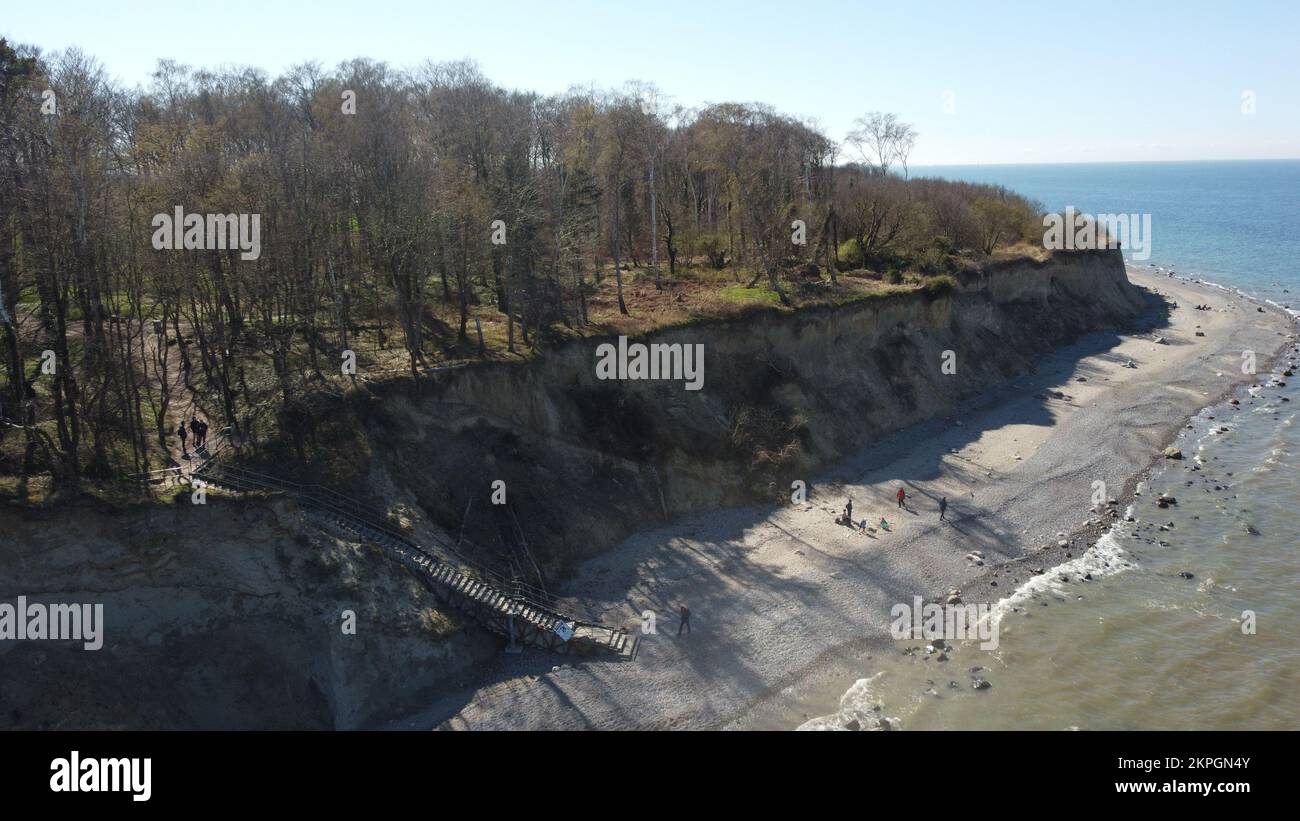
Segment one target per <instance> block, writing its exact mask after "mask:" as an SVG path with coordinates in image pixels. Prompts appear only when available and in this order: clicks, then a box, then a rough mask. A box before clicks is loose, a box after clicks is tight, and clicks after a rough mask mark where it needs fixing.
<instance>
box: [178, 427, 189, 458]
mask: <svg viewBox="0 0 1300 821" xmlns="http://www.w3.org/2000/svg"><path fill="white" fill-rule="evenodd" d="M176 435H177V436H179V437H180V438H181V458H182V459H188V458H190V452H189V451H188V450H186V449H185V437H186V436H187V435H188V434H186V432H185V420H183V419H182V420H181V423H180V425H178V426H177V428H176Z"/></svg>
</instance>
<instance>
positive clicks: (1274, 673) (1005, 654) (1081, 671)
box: [801, 161, 1300, 730]
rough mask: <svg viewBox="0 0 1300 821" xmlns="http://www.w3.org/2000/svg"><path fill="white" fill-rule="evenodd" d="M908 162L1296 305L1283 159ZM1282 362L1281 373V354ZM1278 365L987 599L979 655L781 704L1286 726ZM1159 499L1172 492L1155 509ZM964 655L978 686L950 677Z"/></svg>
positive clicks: (1289, 663) (1294, 461)
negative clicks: (987, 632)
mask: <svg viewBox="0 0 1300 821" xmlns="http://www.w3.org/2000/svg"><path fill="white" fill-rule="evenodd" d="M914 175H924V176H936V177H937V176H942V177H946V178H949V179H960V180H967V181H972V182H988V183H997V184H1000V185H1004V186H1007V187H1008V188H1011V189H1013V190H1015V191H1018V192H1019V193H1021V194H1024V195H1026V196H1028V197H1031V198H1033V199H1035V200H1038V201H1039V202H1040V203H1041V204H1042V205H1043V206H1044V207H1045V208H1046V209H1049V210H1052V211H1059V210H1061V209H1064V208H1065V207H1067V206H1074V207H1075V208H1076V209H1077V210H1079V211H1081V212H1085V213H1093V214H1097V213H1130V214H1131V213H1138V214H1143V213H1149V214H1151V218H1152V228H1151V231H1152V237H1151V238H1152V244H1151V258H1150V259H1149V260H1142V261H1136V260H1133V261H1131V264H1132V265H1135V266H1138V267H1144V266H1146V265H1153V266H1156V267H1158V268H1159V269H1161V270H1163V271H1173V272H1176V273H1177V274H1178V275H1179V276H1185V277H1190V278H1199V279H1203V280H1208V281H1211V282H1215V283H1218V284H1220V285H1224V286H1228V287H1232V288H1236V289H1239V290H1241V291H1242V292H1244V293H1247V294H1250V295H1252V296H1255V297H1257V298H1261V299H1269V300H1272V301H1274V302H1277V303H1279V304H1281V305H1288V306H1290V307H1291V308H1293V309H1295V308H1300V161H1269V162H1196V163H1191V162H1170V163H1114V164H1106V165H1021V166H967V167H955V166H950V167H944V168H938V167H935V168H927V169H917V170H915V174H914ZM1287 363H1288V365H1283V366H1282V367H1287V366H1290V367H1292V368H1300V355H1298V354H1297V352H1296V348H1294V347H1292V348H1291V349H1290V355H1289V356H1288V357H1287ZM1283 376H1285V374H1280V375H1279V374H1277V373H1273V374H1267V373H1261V374H1260V376H1259V377H1258V380H1259V381H1258V382H1257V383H1256V385H1255V386H1253V387H1251V388H1250V389H1249V391H1243V392H1241V393H1239V394H1238V395H1239V396H1240V399H1239V403H1240V404H1239V405H1236V406H1233V405H1223V404H1220V405H1216V406H1214V407H1209V408H1206V409H1205V410H1203V411H1202V412H1201V413H1200V414H1199V415H1198V416H1197V417H1196V418H1195V419H1193V420H1192V422H1191V424H1190V425H1189V426H1188V428H1187V429H1186V430H1184V431H1183V433H1182V435H1181V436H1180V437H1179V439H1178V442H1177V444H1178V445H1179V446H1180V447H1181V448H1182V450H1183V451H1184V453H1186V454H1187V455H1188V459H1186V460H1184V461H1176V462H1175V461H1170V462H1168V463H1166V464H1161V465H1159V466H1157V468H1156V469H1155V470H1154V472H1153V473H1152V474H1151V475H1150V476H1149V477H1148V478H1147V479H1146V481H1145V483H1144V484H1145V488H1146V491H1145V493H1144V494H1143V495H1142V496H1140V497H1139V498H1138V499H1137V500H1136V501H1135V502H1134V504H1133V506H1132V508H1131V512H1132V514H1133V516H1134V517H1135V519H1136V521H1135V522H1134V523H1131V524H1130V523H1122V524H1120V525H1118V526H1117V527H1116V528H1115V529H1114V530H1113V531H1112V532H1111V533H1110V534H1109V535H1108V536H1107V537H1106V538H1104V539H1102V540H1101V541H1099V542H1098V543H1097V545H1096V546H1095V547H1093V548H1091V549H1089V550H1088V551H1087V552H1085V553H1084V554H1083V555H1081V556H1080V557H1078V558H1076V559H1074V560H1072V561H1071V562H1069V563H1067V564H1066V565H1062V566H1061V567H1059V568H1055V569H1053V570H1049V571H1048V572H1047V573H1044V574H1042V575H1041V576H1038V577H1036V578H1035V579H1034V580H1033V581H1032V582H1031V583H1027V584H1025V585H1024V586H1022V587H1020V588H1018V589H1017V590H1016V591H1015V592H1014V593H1013V594H1012V595H1011V596H1009V597H1008V598H1007V599H1005V600H1004V601H1003V604H1005V605H1007V606H1011V607H1013V608H1014V609H1013V610H1012V613H1011V615H1009V616H1007V617H1006V618H1005V619H1004V620H1003V622H1002V643H1001V645H1000V647H999V648H998V649H997V650H995V651H991V652H986V651H983V650H981V649H979V648H977V647H975V646H974V642H964V643H959V644H957V645H955V646H953V649H951V650H950V651H949V652H951V653H953V654H954V658H953V661H952V662H951V663H949V664H948V665H947V666H942V665H939V664H938V663H937V662H931V657H929V656H926V655H924V654H918V655H914V656H900V657H894V656H892V655H891V656H890V659H891V660H890V661H888V662H886V661H885V660H883V659H881V658H875V659H874V660H872V657H871V656H867V657H866V659H859V660H856V661H855V662H853V663H852V664H851V666H850V670H851V671H852V673H851V675H854V676H855V677H856V681H855V682H854V683H853V684H852V686H851V687H849V689H848V690H847V692H845V691H844V690H842V689H840V690H839V692H840V693H843V695H842V696H841V697H840V698H839V700H838V705H836V704H835V703H833V702H830V701H829V700H828V699H827V698H825V697H824V696H823V695H820V694H819V695H818V696H816V697H810V698H809V699H808V700H807V702H806V703H804V704H802V705H801V708H802V709H803V710H804V712H805V714H811V715H818V716H821V717H820V718H816V719H813V720H810V721H807V722H806V723H804V724H803V725H802V726H803V727H805V728H807V729H838V728H840V727H843V726H846V723H847V719H849V718H854V719H861V722H860V723H861V724H862V726H868V725H869V724H870V721H869V718H870V717H871V716H873V715H874V714H875V713H874V712H873V711H876V710H883V711H884V712H883V714H884V715H887V716H891V717H896V720H897V721H899V722H900V726H902V727H903V728H904V729H1066V728H1077V729H1289V730H1295V729H1300V690H1297V688H1296V684H1297V683H1298V682H1300V647H1298V646H1297V643H1296V642H1295V633H1294V626H1295V625H1296V624H1297V623H1298V622H1300V596H1297V595H1296V594H1297V592H1298V591H1300V554H1297V552H1296V538H1295V533H1296V511H1297V509H1300V425H1298V424H1297V421H1300V412H1298V411H1300V381H1297V380H1295V379H1291V381H1290V382H1289V383H1288V382H1287V380H1286V379H1284V378H1282V377H1283ZM1161 493H1168V494H1170V495H1176V497H1177V499H1178V503H1177V504H1176V505H1174V506H1172V507H1169V508H1165V509H1162V508H1160V507H1159V506H1158V504H1157V503H1156V497H1157V496H1158V494H1161ZM1120 568H1122V570H1121V569H1120ZM1085 571H1091V575H1090V576H1088V581H1087V582H1086V583H1084V582H1082V581H1081V576H1082V575H1083V573H1084V572H1085ZM1062 577H1068V578H1069V579H1070V581H1069V583H1066V582H1065V581H1063V580H1062ZM950 668H951V669H950ZM967 668H968V669H970V670H980V671H981V675H983V676H985V677H986V678H987V679H988V680H989V681H991V682H993V687H992V689H991V690H987V691H981V692H975V691H973V690H971V689H970V688H969V687H968V686H965V684H966V680H965V676H964V675H963V673H964V671H965V669H967ZM949 678H952V679H961V681H953V682H951V686H945V684H948V683H949V682H948V679H949ZM847 683H848V682H847V681H845V682H843V684H847ZM836 707H838V712H832V711H834V710H835V709H836Z"/></svg>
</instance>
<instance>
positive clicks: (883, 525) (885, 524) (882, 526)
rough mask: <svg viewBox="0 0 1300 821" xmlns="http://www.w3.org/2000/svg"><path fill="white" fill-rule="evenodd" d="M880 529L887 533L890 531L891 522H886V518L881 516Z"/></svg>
mask: <svg viewBox="0 0 1300 821" xmlns="http://www.w3.org/2000/svg"><path fill="white" fill-rule="evenodd" d="M880 529H881V530H884V531H886V532H888V531H889V522H886V521H885V517H884V516H881V517H880Z"/></svg>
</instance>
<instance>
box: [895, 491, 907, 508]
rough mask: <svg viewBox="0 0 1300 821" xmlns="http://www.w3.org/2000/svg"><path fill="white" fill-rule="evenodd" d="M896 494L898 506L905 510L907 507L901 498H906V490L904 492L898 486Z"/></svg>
mask: <svg viewBox="0 0 1300 821" xmlns="http://www.w3.org/2000/svg"><path fill="white" fill-rule="evenodd" d="M897 495H898V506H899V507H901V508H903V509H904V510H906V509H907V505H906V504H905V503H904V501H903V500H904V499H906V498H907V493H906V492H905V491H904V490H903V489H902V488H901V487H900V488H899V489H898V494H897Z"/></svg>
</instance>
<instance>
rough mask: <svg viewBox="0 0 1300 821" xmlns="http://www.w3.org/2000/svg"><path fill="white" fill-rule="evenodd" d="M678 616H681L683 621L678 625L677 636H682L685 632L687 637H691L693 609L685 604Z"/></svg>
mask: <svg viewBox="0 0 1300 821" xmlns="http://www.w3.org/2000/svg"><path fill="white" fill-rule="evenodd" d="M678 615H679V616H681V619H682V621H681V624H679V625H677V635H679V636H680V635H681V634H682V631H683V630H685V631H686V635H688V636H689V635H690V634H691V608H689V607H687V606H686V605H684V604H683V605H682V606H681V609H680V610H678Z"/></svg>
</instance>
